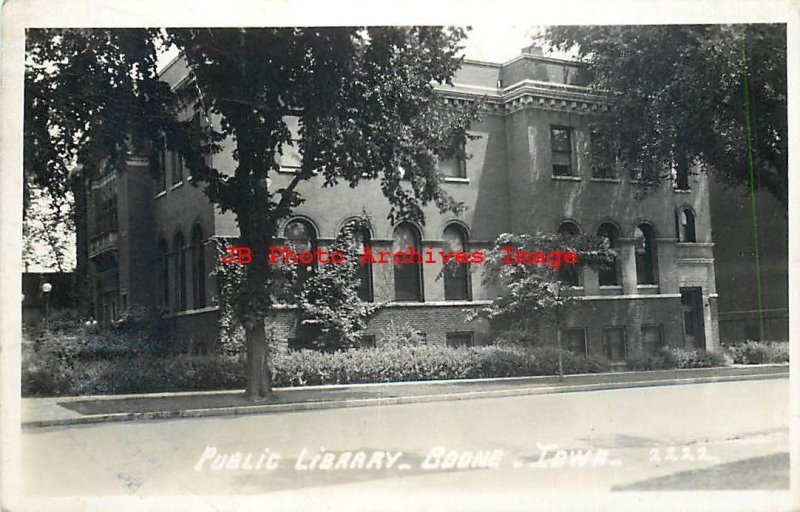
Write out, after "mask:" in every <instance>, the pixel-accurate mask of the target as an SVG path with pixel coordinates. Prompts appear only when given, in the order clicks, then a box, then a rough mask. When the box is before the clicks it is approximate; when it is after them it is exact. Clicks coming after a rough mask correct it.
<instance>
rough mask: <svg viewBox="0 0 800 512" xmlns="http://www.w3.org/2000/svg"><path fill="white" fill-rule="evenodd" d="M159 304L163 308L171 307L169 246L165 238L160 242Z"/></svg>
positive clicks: (158, 268) (158, 266)
mask: <svg viewBox="0 0 800 512" xmlns="http://www.w3.org/2000/svg"><path fill="white" fill-rule="evenodd" d="M156 265H157V270H156V272H157V275H158V288H157V289H158V305H159V307H161V308H164V309H169V248H168V247H167V241H166V240H164V239H163V238H162V239H161V240H159V242H158V260H157V264H156Z"/></svg>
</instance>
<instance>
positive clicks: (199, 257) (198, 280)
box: [192, 224, 206, 309]
mask: <svg viewBox="0 0 800 512" xmlns="http://www.w3.org/2000/svg"><path fill="white" fill-rule="evenodd" d="M192 307H194V308H195V309H197V308H204V307H206V252H205V247H204V246H203V228H201V227H200V226H199V225H198V224H195V226H194V228H193V229H192Z"/></svg>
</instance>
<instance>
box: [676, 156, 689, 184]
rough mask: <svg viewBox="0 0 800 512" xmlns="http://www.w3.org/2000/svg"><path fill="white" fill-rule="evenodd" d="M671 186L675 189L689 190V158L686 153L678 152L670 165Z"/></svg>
mask: <svg viewBox="0 0 800 512" xmlns="http://www.w3.org/2000/svg"><path fill="white" fill-rule="evenodd" d="M672 176H673V180H674V182H673V186H674V187H675V189H676V190H687V191H688V190H689V189H690V187H689V159H688V158H687V157H686V154H684V153H679V154H678V155H677V157H676V158H675V161H674V164H673V167H672Z"/></svg>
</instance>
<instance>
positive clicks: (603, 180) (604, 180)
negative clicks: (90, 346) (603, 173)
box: [590, 177, 622, 183]
mask: <svg viewBox="0 0 800 512" xmlns="http://www.w3.org/2000/svg"><path fill="white" fill-rule="evenodd" d="M590 181H595V182H597V183H622V181H621V180H620V179H619V178H595V177H592V178H591V180H590Z"/></svg>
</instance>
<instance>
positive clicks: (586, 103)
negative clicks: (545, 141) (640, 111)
mask: <svg viewBox="0 0 800 512" xmlns="http://www.w3.org/2000/svg"><path fill="white" fill-rule="evenodd" d="M436 90H437V93H438V94H439V95H440V96H441V98H442V101H443V103H444V104H445V105H446V106H450V107H454V108H460V107H465V106H468V105H469V104H472V103H474V102H475V101H478V100H485V101H486V107H487V109H488V110H489V111H490V113H493V114H511V113H513V112H516V111H517V110H521V109H524V108H537V109H543V110H557V111H562V112H581V113H591V112H607V111H608V110H609V108H610V106H611V104H612V103H613V98H611V97H609V96H603V95H601V94H597V93H595V92H593V91H592V90H591V89H589V88H588V87H582V86H576V85H566V84H554V83H549V82H540V81H536V80H523V81H521V82H518V83H516V84H512V85H510V86H508V87H505V88H503V89H492V88H490V87H477V86H475V87H472V86H468V85H463V84H456V85H454V86H452V87H437V88H436Z"/></svg>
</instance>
